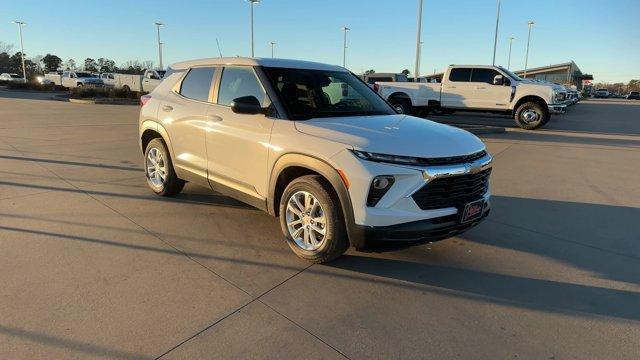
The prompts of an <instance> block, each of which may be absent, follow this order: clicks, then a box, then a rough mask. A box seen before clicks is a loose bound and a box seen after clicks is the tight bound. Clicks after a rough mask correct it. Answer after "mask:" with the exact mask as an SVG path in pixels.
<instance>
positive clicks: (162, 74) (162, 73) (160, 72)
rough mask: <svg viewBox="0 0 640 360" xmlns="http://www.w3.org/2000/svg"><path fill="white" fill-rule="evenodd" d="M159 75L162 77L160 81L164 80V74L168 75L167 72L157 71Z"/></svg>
mask: <svg viewBox="0 0 640 360" xmlns="http://www.w3.org/2000/svg"><path fill="white" fill-rule="evenodd" d="M157 73H158V75H160V79H162V78H163V77H164V74H165V73H166V71H165V70H157Z"/></svg>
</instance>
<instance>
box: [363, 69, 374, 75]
mask: <svg viewBox="0 0 640 360" xmlns="http://www.w3.org/2000/svg"><path fill="white" fill-rule="evenodd" d="M375 72H376V71H375V70H373V69H369V70H367V71H365V72H364V74H365V75H371V74H375Z"/></svg>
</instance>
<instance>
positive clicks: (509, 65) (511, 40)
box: [507, 36, 516, 70]
mask: <svg viewBox="0 0 640 360" xmlns="http://www.w3.org/2000/svg"><path fill="white" fill-rule="evenodd" d="M515 39H516V38H514V37H513V36H512V37H510V38H509V60H508V61H507V69H509V70H511V46H512V45H513V40H515Z"/></svg>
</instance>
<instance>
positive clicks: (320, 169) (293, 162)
mask: <svg viewBox="0 0 640 360" xmlns="http://www.w3.org/2000/svg"><path fill="white" fill-rule="evenodd" d="M291 166H297V167H302V168H306V169H309V170H311V171H314V172H317V173H319V174H320V175H322V176H323V177H324V178H325V179H326V180H327V181H328V182H329V183H330V184H331V186H332V187H333V189H334V190H335V192H336V194H337V195H338V199H339V200H340V207H341V210H342V214H343V216H344V220H345V225H346V228H347V236H348V237H349V240H350V242H351V245H353V246H355V247H356V248H362V247H363V245H364V244H359V243H354V240H355V239H357V238H359V237H358V236H356V234H355V233H353V232H354V231H355V230H354V229H355V226H354V224H355V222H354V218H353V208H352V205H351V198H350V196H349V191H348V190H347V186H346V185H345V183H344V182H343V180H342V178H341V177H340V174H338V171H337V170H336V169H335V168H334V167H333V166H331V165H330V164H329V163H327V162H325V161H324V160H321V159H318V158H315V157H312V156H308V155H303V154H297V153H289V154H284V155H282V156H280V158H278V160H276V162H275V163H274V165H273V168H272V170H271V176H270V178H269V196H268V197H267V209H268V211H269V213H270V214H271V215H275V214H276V213H277V209H276V207H277V206H279V204H277V203H276V202H275V196H276V184H277V180H278V177H279V176H280V174H281V173H282V171H284V170H285V169H286V168H288V167H291Z"/></svg>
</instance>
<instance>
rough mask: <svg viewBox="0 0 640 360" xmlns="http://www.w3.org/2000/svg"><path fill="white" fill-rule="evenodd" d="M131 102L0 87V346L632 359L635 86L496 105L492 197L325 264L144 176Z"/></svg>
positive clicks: (37, 354)
mask: <svg viewBox="0 0 640 360" xmlns="http://www.w3.org/2000/svg"><path fill="white" fill-rule="evenodd" d="M137 114H138V108H137V107H135V106H114V105H78V104H71V103H66V102H57V101H51V100H48V99H47V95H34V94H27V93H10V92H7V91H0V284H1V285H0V358H1V359H23V358H24V359H26V358H29V359H35V358H47V359H56V358H82V359H87V358H111V359H147V358H157V357H160V356H162V358H166V359H181V358H185V359H195V358H212V359H213V358H216V359H227V358H233V359H241V358H272V359H280V358H299V359H314V358H323V359H324V358H350V359H376V358H379V359H411V358H420V359H423V358H434V359H440V358H474V359H507V358H509V359H512V358H524V359H606V358H615V359H637V358H638V354H639V353H640V221H639V220H640V167H638V164H640V101H635V102H633V101H626V100H588V101H584V102H582V103H580V104H578V105H576V106H574V107H573V108H571V109H570V110H569V111H568V113H567V114H565V115H563V116H556V117H554V118H553V119H552V120H551V122H550V123H549V124H548V125H547V126H546V127H545V128H544V129H541V130H538V131H523V130H520V129H516V128H515V127H514V126H513V121H512V120H510V119H509V118H507V117H504V118H501V117H494V116H488V115H476V114H454V115H451V116H441V117H437V118H434V119H437V120H439V121H444V122H465V123H478V124H486V123H490V124H496V125H500V126H505V127H507V131H506V132H505V133H502V134H488V135H483V136H482V138H483V140H484V141H485V142H486V143H487V145H488V148H489V150H490V152H491V153H492V154H493V155H494V157H495V163H494V171H493V175H492V180H491V184H492V192H493V210H492V213H491V215H490V217H489V219H488V220H487V221H485V222H484V223H482V224H481V225H480V226H478V227H477V228H475V229H473V230H471V231H469V232H467V233H465V234H463V235H461V236H459V237H456V238H452V239H449V240H445V241H441V242H438V243H434V244H426V245H423V246H419V247H413V248H407V249H395V250H390V251H385V252H382V253H359V252H354V251H349V252H348V253H347V255H346V256H344V257H343V258H341V259H339V260H337V261H335V262H333V263H330V264H328V265H313V266H311V265H310V264H308V263H306V262H304V261H302V260H299V259H298V258H296V257H295V256H294V255H293V253H291V251H290V250H289V249H288V247H287V245H286V244H285V243H284V241H283V240H282V238H281V237H282V235H281V233H280V228H279V225H278V223H277V221H276V220H275V219H274V218H271V217H269V216H268V215H266V214H264V213H262V212H260V211H258V210H255V209H253V208H251V207H248V206H245V205H243V204H242V203H239V202H237V201H234V200H231V199H229V198H226V197H223V196H220V195H217V194H215V193H212V192H210V191H208V190H206V189H203V188H199V187H196V186H192V185H187V187H186V188H185V191H184V192H183V193H182V194H181V195H180V196H178V197H176V198H174V199H161V198H159V197H157V196H155V195H153V194H152V193H151V191H150V190H148V189H147V188H146V184H145V180H144V175H143V173H142V170H141V168H142V167H141V161H142V156H141V153H140V150H139V148H138V144H137V140H136V139H137Z"/></svg>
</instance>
